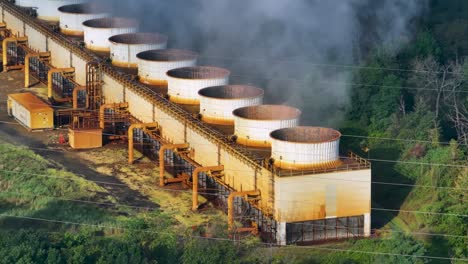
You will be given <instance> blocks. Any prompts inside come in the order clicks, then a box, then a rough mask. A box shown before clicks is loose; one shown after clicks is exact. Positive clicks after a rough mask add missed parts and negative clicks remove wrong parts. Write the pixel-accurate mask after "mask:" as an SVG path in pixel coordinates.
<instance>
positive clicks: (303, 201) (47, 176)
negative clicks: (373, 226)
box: [0, 170, 468, 218]
mask: <svg viewBox="0 0 468 264" xmlns="http://www.w3.org/2000/svg"><path fill="white" fill-rule="evenodd" d="M0 171H3V172H9V173H17V174H24V175H34V176H40V177H45V178H54V179H61V180H72V181H78V180H82V179H73V178H64V177H55V176H50V175H45V174H36V173H21V172H12V171H5V170H0ZM88 181H90V182H94V183H100V184H108V185H119V186H128V185H126V184H123V183H122V184H119V183H108V182H102V181H93V180H88ZM153 188H155V187H153ZM160 188H161V187H160ZM161 189H162V190H165V189H163V188H161ZM176 191H179V192H189V193H191V192H192V191H191V190H176ZM209 195H212V196H223V197H225V195H222V194H209ZM275 201H278V202H294V203H296V204H311V203H316V201H312V200H309V201H307V200H300V201H295V200H275ZM359 201H362V200H359ZM370 209H371V210H375V211H388V212H405V213H413V214H429V215H448V216H457V217H463V218H465V217H468V215H463V214H451V213H437V212H424V211H410V210H397V209H387V208H373V207H371V208H370Z"/></svg>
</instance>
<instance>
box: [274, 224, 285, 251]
mask: <svg viewBox="0 0 468 264" xmlns="http://www.w3.org/2000/svg"><path fill="white" fill-rule="evenodd" d="M276 241H277V242H278V245H281V246H286V222H281V223H280V222H278V224H277V226H276Z"/></svg>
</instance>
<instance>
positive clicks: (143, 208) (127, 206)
mask: <svg viewBox="0 0 468 264" xmlns="http://www.w3.org/2000/svg"><path fill="white" fill-rule="evenodd" d="M166 190H167V191H171V190H169V189H165V191H166ZM0 194H12V195H18V196H19V197H23V196H29V197H31V198H38V197H40V198H46V199H54V200H59V201H67V202H76V203H84V204H93V205H105V206H113V207H124V208H131V209H137V210H143V211H159V210H160V209H159V208H155V207H143V206H133V205H127V204H121V203H109V202H96V201H89V200H78V199H69V198H61V197H57V196H45V195H35V194H22V193H19V192H9V191H0ZM199 194H204V195H213V194H209V193H199ZM216 196H218V195H216ZM219 196H222V195H219ZM235 219H238V220H239V219H241V220H242V219H243V220H246V219H247V220H255V219H254V218H252V217H235ZM301 225H303V226H321V227H327V225H323V224H312V223H302V224H301ZM334 228H336V229H346V230H349V229H354V228H353V227H349V226H336V227H334ZM372 230H373V231H382V232H389V233H403V234H414V235H424V236H440V237H457V238H463V239H466V238H468V236H459V235H450V234H440V233H427V232H405V231H398V230H394V229H384V230H380V229H377V228H374V229H371V231H372Z"/></svg>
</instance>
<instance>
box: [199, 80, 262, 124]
mask: <svg viewBox="0 0 468 264" xmlns="http://www.w3.org/2000/svg"><path fill="white" fill-rule="evenodd" d="M198 95H199V96H200V114H201V116H202V120H203V121H205V122H207V123H211V124H218V125H233V124H234V116H233V114H232V112H233V111H234V110H235V109H237V108H241V107H246V106H254V105H260V104H262V103H263V95H264V92H263V90H262V89H260V88H257V87H254V86H249V85H224V86H214V87H208V88H204V89H201V90H200V91H199V92H198Z"/></svg>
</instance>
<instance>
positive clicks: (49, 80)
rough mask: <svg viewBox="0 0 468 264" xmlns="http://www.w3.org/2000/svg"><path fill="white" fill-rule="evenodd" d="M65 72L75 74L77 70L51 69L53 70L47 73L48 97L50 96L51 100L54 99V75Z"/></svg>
mask: <svg viewBox="0 0 468 264" xmlns="http://www.w3.org/2000/svg"><path fill="white" fill-rule="evenodd" d="M64 72H75V68H57V69H51V70H49V72H48V73H47V96H48V97H49V98H52V97H53V94H52V87H53V83H52V77H53V75H54V73H64Z"/></svg>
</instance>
